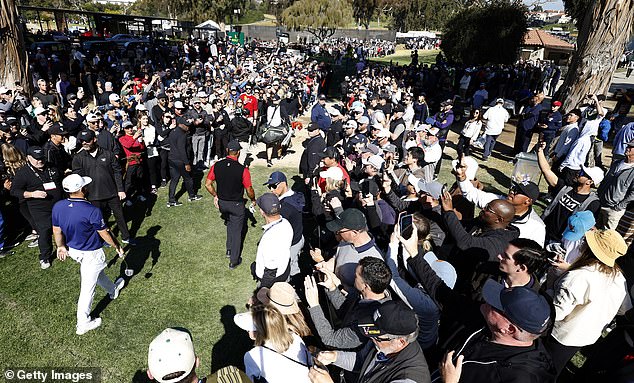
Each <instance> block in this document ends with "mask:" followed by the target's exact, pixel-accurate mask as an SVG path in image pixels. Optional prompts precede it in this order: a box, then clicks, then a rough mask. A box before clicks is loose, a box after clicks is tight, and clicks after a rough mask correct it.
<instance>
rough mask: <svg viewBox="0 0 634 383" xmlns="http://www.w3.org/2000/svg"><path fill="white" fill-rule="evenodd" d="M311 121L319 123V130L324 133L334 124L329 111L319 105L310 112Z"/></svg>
mask: <svg viewBox="0 0 634 383" xmlns="http://www.w3.org/2000/svg"><path fill="white" fill-rule="evenodd" d="M310 121H311V122H315V123H317V125H319V129H321V130H323V131H327V130H328V128H330V125H331V124H332V120H331V119H330V115H329V114H328V111H327V110H326V108H325V107H323V106H321V105H320V104H319V103H317V104H315V106H313V109H312V110H311V112H310Z"/></svg>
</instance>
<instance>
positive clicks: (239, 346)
mask: <svg viewBox="0 0 634 383" xmlns="http://www.w3.org/2000/svg"><path fill="white" fill-rule="evenodd" d="M242 311H244V310H242ZM234 315H236V308H235V306H229V305H225V306H223V307H222V308H221V309H220V322H221V323H222V326H223V327H224V330H225V333H224V335H223V336H222V338H220V340H218V342H216V344H214V346H213V348H212V349H211V373H214V372H216V371H218V370H220V369H221V368H223V367H227V366H236V367H238V368H239V369H240V370H242V371H244V354H245V353H246V352H247V351H249V350H250V349H251V348H252V347H253V341H252V340H251V339H250V338H249V335H248V334H247V332H246V331H244V330H242V329H241V328H240V327H238V326H237V325H236V324H235V322H234V321H233V317H234Z"/></svg>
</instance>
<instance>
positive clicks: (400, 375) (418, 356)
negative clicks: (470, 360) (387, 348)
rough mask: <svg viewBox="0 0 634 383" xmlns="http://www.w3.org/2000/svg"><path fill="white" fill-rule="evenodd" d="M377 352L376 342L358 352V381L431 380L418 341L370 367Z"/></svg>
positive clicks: (380, 382)
mask: <svg viewBox="0 0 634 383" xmlns="http://www.w3.org/2000/svg"><path fill="white" fill-rule="evenodd" d="M377 353H378V351H377V350H376V348H375V346H374V343H372V342H368V343H367V344H366V345H365V347H364V348H363V349H362V350H361V351H359V353H358V354H357V362H356V363H355V371H357V367H360V371H361V374H360V376H359V380H358V383H388V382H392V381H394V380H405V379H411V380H413V381H414V382H416V383H429V382H431V378H430V375H429V368H428V367H427V361H426V360H425V356H424V355H423V350H421V348H420V346H419V345H418V342H413V343H410V344H408V345H407V346H406V347H405V348H404V349H402V350H401V351H400V352H398V353H397V354H396V355H392V356H391V357H390V358H389V360H387V361H385V362H379V364H375V365H374V366H373V367H374V368H370V367H371V362H372V361H374V360H375V359H376V355H377ZM461 381H462V380H461Z"/></svg>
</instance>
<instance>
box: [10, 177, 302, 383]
mask: <svg viewBox="0 0 634 383" xmlns="http://www.w3.org/2000/svg"><path fill="white" fill-rule="evenodd" d="M282 170H284V171H287V172H288V174H290V173H291V172H292V170H290V169H282ZM268 174H269V171H268V169H266V168H254V169H253V179H254V187H255V189H256V193H257V194H258V195H259V194H261V193H263V192H264V187H263V186H262V183H264V182H265V181H266V179H267V177H268ZM166 194H167V190H166V189H165V188H163V189H161V190H160V193H159V196H158V200H157V202H156V205H155V206H154V208H153V211H152V214H151V216H149V217H146V218H145V219H144V220H143V222H142V224H141V226H140V228H139V229H138V231H137V233H136V237H137V238H138V240H139V246H137V247H135V248H133V249H132V250H130V252H129V254H128V256H127V259H128V262H129V264H130V266H131V267H132V268H135V269H137V272H136V274H135V276H134V277H133V278H132V279H131V280H130V282H129V284H128V285H127V287H126V288H125V289H124V290H122V292H121V295H120V297H119V298H118V299H117V300H116V301H113V302H111V303H110V304H108V305H107V307H106V308H105V309H104V310H103V312H102V313H101V318H102V319H103V324H102V325H101V327H100V328H99V329H97V330H95V331H91V332H89V333H87V334H85V335H83V336H77V335H76V334H75V317H76V316H75V312H76V300H77V297H78V295H79V265H78V264H77V263H76V262H74V261H72V260H70V259H68V260H66V261H65V262H54V264H53V266H52V267H51V268H50V269H49V270H46V271H42V270H40V268H39V263H38V262H37V253H38V251H37V248H35V249H28V248H27V247H26V244H22V245H21V246H19V247H18V248H17V249H16V251H17V253H16V255H13V256H10V257H7V258H5V259H3V260H0V273H1V274H2V275H3V278H2V280H1V281H0V339H2V345H3V347H0V360H1V361H2V362H3V363H2V364H3V366H2V367H3V368H5V367H8V366H31V367H36V366H50V367H53V366H58V367H62V366H77V367H101V368H102V369H103V381H104V382H125V381H132V380H133V377H134V376H135V374H136V375H137V377H142V376H143V374H142V373H143V371H144V369H145V368H146V366H147V347H148V345H149V342H150V341H151V340H152V338H153V337H154V336H156V335H157V334H159V333H160V332H161V331H162V330H163V329H164V328H165V327H168V326H182V327H185V328H188V329H189V330H191V331H192V333H193V336H194V342H195V344H196V352H197V354H198V355H199V356H200V358H201V362H202V363H201V367H200V368H199V371H200V372H201V373H203V374H207V373H209V372H210V370H211V363H210V361H211V353H212V348H213V345H214V344H216V343H217V342H219V341H221V337H222V336H223V335H224V334H225V328H224V327H223V324H222V322H221V314H220V309H221V308H222V307H223V306H225V305H228V306H232V307H229V308H227V309H226V310H227V312H228V313H232V312H235V311H237V312H241V311H245V303H246V301H247V299H248V297H249V295H250V293H251V292H252V290H253V288H254V287H255V282H254V281H253V280H252V278H251V276H250V273H249V265H250V263H251V262H252V261H253V260H254V259H255V249H256V243H257V241H258V239H259V237H260V235H261V232H262V231H261V229H260V226H261V224H262V218H261V217H258V222H257V224H256V226H255V227H251V226H249V231H248V234H247V237H246V241H245V245H244V251H243V258H244V261H243V264H242V265H241V266H240V267H238V268H237V269H236V270H229V268H228V267H227V266H228V260H227V258H225V238H226V236H225V227H224V225H223V222H222V221H221V219H220V215H219V213H218V210H217V209H216V208H215V207H214V206H213V200H212V199H211V197H210V196H209V195H208V194H207V193H206V192H205V193H204V194H205V197H204V199H203V200H201V201H198V202H192V203H188V202H187V201H186V195H185V196H182V197H180V199H181V201H183V202H184V205H183V206H182V207H178V208H171V209H167V208H166V207H165V204H166ZM201 194H202V193H201ZM135 207H136V205H135V206H133V207H132V208H131V209H132V210H133V213H141V214H142V213H143V212H142V211H139V210H142V209H140V208H139V209H138V210H137V211H134V209H135ZM128 212H129V211H128ZM132 215H134V214H132ZM136 215H137V216H138V215H139V214H136ZM14 219H15V218H14ZM5 220H7V221H8V222H9V223H10V222H11V221H12V219H11V218H10V217H7V216H5ZM128 224H129V227H131V228H132V227H133V223H132V222H129V223H128ZM148 232H150V233H152V232H155V233H156V235H155V236H148ZM106 253H107V255H108V259H109V260H111V259H113V258H114V257H115V254H114V251H112V249H107V252H106ZM153 260H156V262H155V265H154V267H152V263H153ZM120 267H121V261H118V262H117V263H116V265H113V266H111V267H110V268H108V269H107V270H106V274H108V276H110V277H111V279H115V278H116V277H117V276H118V275H120V272H121V271H122V270H121V269H120ZM150 272H151V275H150V274H147V273H150ZM105 296H106V293H105V292H104V291H103V290H101V289H100V288H97V290H96V294H95V302H94V304H93V308H95V307H97V305H98V302H100V301H102V298H104V297H105ZM106 301H107V300H106V299H104V300H103V302H102V303H105V302H106ZM228 317H229V316H228ZM230 317H231V318H232V315H230ZM230 323H232V322H230ZM229 331H230V332H231V334H230V337H234V336H235V341H234V340H232V339H230V338H225V339H223V340H222V341H221V342H222V343H224V349H222V350H217V352H219V355H221V357H217V358H216V359H217V362H220V361H221V359H226V358H229V359H230V360H232V361H234V360H235V361H238V362H239V361H241V360H242V354H243V352H244V351H246V350H248V347H249V345H250V343H249V341H248V340H247V343H246V347H247V349H246V350H244V349H243V348H237V349H234V353H232V347H231V346H232V345H235V344H236V343H235V342H237V341H239V340H240V339H241V340H242V341H244V336H245V335H246V334H244V333H242V334H241V333H240V332H236V328H235V326H231V327H230V328H229ZM236 352H237V353H236ZM231 358H233V359H231ZM139 373H141V374H140V375H138V374H139ZM135 380H138V379H135Z"/></svg>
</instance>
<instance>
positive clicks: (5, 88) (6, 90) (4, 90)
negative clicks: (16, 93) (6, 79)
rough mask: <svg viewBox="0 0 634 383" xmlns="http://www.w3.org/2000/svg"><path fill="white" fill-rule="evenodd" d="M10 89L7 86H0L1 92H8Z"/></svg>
mask: <svg viewBox="0 0 634 383" xmlns="http://www.w3.org/2000/svg"><path fill="white" fill-rule="evenodd" d="M10 90H11V89H9V88H7V87H6V86H0V94H7V93H9V91H10Z"/></svg>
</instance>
